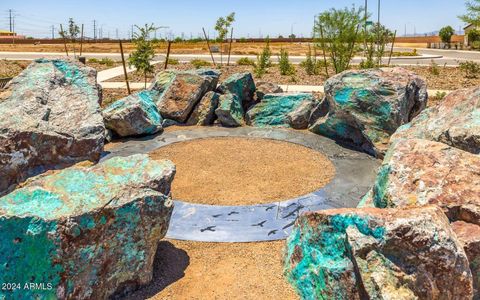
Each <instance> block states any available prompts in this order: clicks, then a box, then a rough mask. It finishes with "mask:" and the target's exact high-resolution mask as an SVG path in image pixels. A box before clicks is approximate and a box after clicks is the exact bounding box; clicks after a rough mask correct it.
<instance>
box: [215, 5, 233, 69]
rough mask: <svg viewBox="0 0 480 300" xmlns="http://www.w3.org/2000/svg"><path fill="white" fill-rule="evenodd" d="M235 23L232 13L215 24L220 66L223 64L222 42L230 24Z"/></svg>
mask: <svg viewBox="0 0 480 300" xmlns="http://www.w3.org/2000/svg"><path fill="white" fill-rule="evenodd" d="M233 22H235V13H234V12H232V13H231V14H229V15H228V16H226V17H225V18H224V17H220V18H218V20H217V23H216V24H215V30H216V31H217V33H218V40H219V41H220V64H223V42H224V41H225V38H226V37H227V34H228V31H229V30H230V27H231V26H232V23H233Z"/></svg>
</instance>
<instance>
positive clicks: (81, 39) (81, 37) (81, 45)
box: [79, 24, 83, 56]
mask: <svg viewBox="0 0 480 300" xmlns="http://www.w3.org/2000/svg"><path fill="white" fill-rule="evenodd" d="M82 50H83V24H82V33H81V35H80V55H79V56H82Z"/></svg>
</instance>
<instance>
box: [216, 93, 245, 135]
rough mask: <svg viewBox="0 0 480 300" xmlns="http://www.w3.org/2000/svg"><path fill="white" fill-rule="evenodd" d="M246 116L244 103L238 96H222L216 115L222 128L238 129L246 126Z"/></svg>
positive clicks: (228, 94)
mask: <svg viewBox="0 0 480 300" xmlns="http://www.w3.org/2000/svg"><path fill="white" fill-rule="evenodd" d="M244 114H245V112H244V110H243V107H242V101H241V100H240V98H238V96H237V95H235V94H230V93H227V94H224V95H221V96H220V98H219V104H218V108H217V109H216V110H215V115H216V116H217V119H218V122H219V123H220V124H221V125H222V126H225V127H238V126H242V125H244V123H245V121H244V119H243V115H244Z"/></svg>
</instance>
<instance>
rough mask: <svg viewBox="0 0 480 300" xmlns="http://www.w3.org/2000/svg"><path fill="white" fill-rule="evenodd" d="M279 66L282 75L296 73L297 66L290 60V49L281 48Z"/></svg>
mask: <svg viewBox="0 0 480 300" xmlns="http://www.w3.org/2000/svg"><path fill="white" fill-rule="evenodd" d="M278 67H279V68H280V74H281V75H293V74H295V67H294V66H293V65H292V63H291V62H290V59H289V56H288V51H287V50H285V49H283V48H282V49H280V55H279V56H278Z"/></svg>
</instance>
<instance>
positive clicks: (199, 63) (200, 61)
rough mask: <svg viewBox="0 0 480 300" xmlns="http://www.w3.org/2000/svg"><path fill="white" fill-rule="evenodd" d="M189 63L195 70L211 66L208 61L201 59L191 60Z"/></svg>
mask: <svg viewBox="0 0 480 300" xmlns="http://www.w3.org/2000/svg"><path fill="white" fill-rule="evenodd" d="M190 63H191V64H192V65H193V66H194V67H195V68H196V69H200V68H203V67H209V66H211V65H212V64H211V63H209V62H208V61H206V60H203V59H197V58H196V59H194V60H191V61H190Z"/></svg>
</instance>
